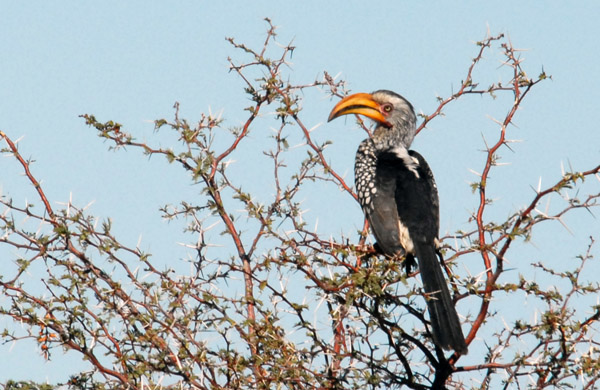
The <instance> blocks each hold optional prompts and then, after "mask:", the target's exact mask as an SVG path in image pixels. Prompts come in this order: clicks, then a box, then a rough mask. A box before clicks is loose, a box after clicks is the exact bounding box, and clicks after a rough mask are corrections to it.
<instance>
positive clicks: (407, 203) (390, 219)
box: [329, 90, 467, 354]
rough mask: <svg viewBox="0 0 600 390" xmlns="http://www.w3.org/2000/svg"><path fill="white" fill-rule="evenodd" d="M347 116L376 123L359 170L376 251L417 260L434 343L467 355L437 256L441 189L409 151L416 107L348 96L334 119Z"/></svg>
mask: <svg viewBox="0 0 600 390" xmlns="http://www.w3.org/2000/svg"><path fill="white" fill-rule="evenodd" d="M347 114H361V115H364V116H366V117H368V118H371V119H373V120H375V121H376V123H377V126H376V128H375V131H374V132H373V135H372V137H370V138H367V139H366V140H364V141H363V142H361V144H360V146H359V147H358V151H357V153H356V162H355V167H354V173H355V181H356V192H357V194H358V200H359V202H360V204H361V206H362V208H363V211H364V213H365V215H366V217H367V219H368V221H369V224H370V226H371V229H372V231H373V234H374V235H375V238H376V240H377V246H378V247H379V249H380V250H381V251H382V252H383V253H384V254H385V255H387V256H393V257H402V256H405V257H406V258H405V261H408V262H409V263H408V264H410V262H414V257H416V258H417V259H418V263H419V271H420V273H421V279H422V281H423V288H424V290H425V293H426V296H427V305H428V307H429V316H430V318H431V326H432V328H433V337H434V341H435V342H436V343H437V344H438V345H439V346H441V347H442V348H444V349H453V350H454V351H456V352H458V353H460V354H466V353H467V345H466V343H465V338H464V336H463V333H462V330H461V327H460V321H459V320H458V315H457V314H456V309H455V308H454V304H453V302H452V298H451V297H450V293H449V291H448V286H447V284H446V280H445V279H444V275H443V273H442V268H441V265H440V263H439V261H438V259H437V257H436V254H439V251H438V249H437V245H438V239H437V237H438V230H439V201H438V193H437V187H436V185H435V180H434V178H433V173H432V172H431V169H429V165H427V162H426V161H425V159H424V158H423V156H421V155H420V154H419V153H417V152H415V151H414V150H409V147H410V145H411V143H412V141H413V139H414V137H415V132H416V116H415V112H414V110H413V107H412V105H411V104H410V103H409V102H408V101H407V100H406V99H404V98H403V97H402V96H400V95H398V94H396V93H394V92H391V91H386V90H380V91H376V92H373V93H371V94H368V93H357V94H355V95H351V96H347V97H346V98H344V99H342V100H341V101H340V102H339V103H338V104H337V105H336V106H335V107H334V108H333V110H332V111H331V114H330V115H329V120H330V121H331V120H333V119H335V118H337V117H339V116H342V115H347ZM440 257H441V256H440Z"/></svg>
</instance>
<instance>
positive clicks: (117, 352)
mask: <svg viewBox="0 0 600 390" xmlns="http://www.w3.org/2000/svg"><path fill="white" fill-rule="evenodd" d="M268 24H269V29H268V31H267V34H266V39H265V41H264V45H262V47H260V48H258V50H256V49H254V48H251V47H247V46H246V45H244V44H242V43H239V42H238V41H237V40H234V39H228V41H229V42H230V43H231V44H232V46H233V48H234V49H235V50H237V51H239V52H240V53H241V54H242V55H243V56H245V57H244V58H246V60H245V61H242V62H239V63H238V62H237V61H234V60H232V59H230V60H229V61H230V70H231V72H232V73H233V74H235V75H237V76H238V77H239V78H240V79H241V80H242V81H243V82H244V83H245V88H244V91H245V93H246V94H247V96H248V97H249V98H250V100H251V101H252V104H251V106H249V107H247V108H246V111H245V113H243V115H244V116H245V119H244V121H243V126H241V127H232V128H228V127H225V126H223V122H222V119H221V118H219V117H215V116H212V115H203V116H202V117H201V119H200V120H199V121H198V122H197V123H190V122H189V121H187V120H185V119H181V118H180V117H179V107H178V105H177V104H176V105H175V107H174V110H175V113H174V118H173V119H169V120H167V119H159V120H156V121H155V129H156V133H155V134H156V135H155V137H156V140H151V141H149V142H140V141H137V140H136V139H135V137H134V136H133V135H132V134H129V133H128V132H126V131H125V129H123V126H122V125H120V124H119V123H117V122H114V121H110V120H109V121H100V120H98V119H97V118H95V117H94V116H93V115H89V114H86V115H82V118H83V119H84V120H85V123H86V124H87V125H89V126H91V127H92V128H94V129H95V130H96V131H97V132H98V135H99V136H100V137H101V138H103V139H105V140H108V141H109V142H110V143H111V144H112V145H111V147H113V148H117V149H120V148H128V149H140V150H141V151H142V152H143V153H144V154H146V155H150V156H160V157H164V159H165V161H166V162H168V163H172V164H175V165H177V166H178V167H180V168H181V169H183V170H185V171H186V172H188V173H189V178H190V180H191V181H192V182H193V183H195V184H197V185H198V186H199V187H200V188H201V195H200V196H198V198H196V199H182V200H181V203H180V204H178V205H167V206H165V207H164V208H163V209H162V210H161V213H162V215H163V217H164V218H166V219H181V220H184V221H186V223H187V226H186V231H187V233H190V232H191V234H193V236H194V239H193V242H191V243H190V247H192V248H193V251H194V254H195V262H196V267H195V272H192V273H190V274H181V273H175V272H171V270H169V269H166V270H165V269H164V268H162V267H157V265H156V260H154V259H153V258H152V257H151V256H150V254H149V253H145V252H143V251H142V250H141V249H140V248H139V247H136V246H132V245H129V244H127V243H125V242H123V241H122V240H120V239H119V238H118V237H116V236H115V235H114V234H113V233H112V231H111V224H110V221H98V220H97V218H95V217H94V216H93V215H89V214H88V213H87V211H86V210H84V209H83V208H81V207H78V206H77V205H75V204H71V203H69V204H68V205H67V206H66V207H64V208H56V207H54V206H53V205H52V204H53V202H51V200H49V199H48V198H47V196H46V193H45V191H44V187H43V186H42V185H40V181H39V179H38V178H37V177H36V174H35V172H34V169H32V167H31V163H30V161H28V160H26V159H25V158H24V157H23V156H22V155H21V154H20V153H19V150H18V147H17V145H16V144H15V142H14V141H13V140H12V139H11V138H10V137H9V135H8V134H7V133H4V132H0V137H2V139H3V141H4V143H5V144H6V147H5V148H4V149H3V153H4V154H6V155H8V156H10V157H11V158H12V160H14V161H15V162H16V163H18V164H20V166H21V169H22V171H23V173H24V175H25V177H26V178H27V180H28V181H29V182H30V183H31V185H32V186H33V188H34V189H35V191H36V194H37V201H36V202H31V203H27V204H26V205H25V206H22V207H20V206H17V204H16V203H15V202H13V200H12V199H11V198H10V197H8V196H4V195H3V197H2V198H1V199H0V202H1V203H2V205H3V207H4V209H3V210H2V212H1V214H0V221H1V224H0V228H1V229H2V230H1V234H0V244H1V245H3V246H7V247H10V248H11V251H10V253H12V254H14V258H7V257H5V258H3V259H2V264H3V266H2V271H1V274H0V275H1V279H0V286H1V291H2V294H3V295H4V299H3V300H2V301H1V302H2V305H1V307H0V314H1V315H2V316H3V317H4V318H5V319H9V320H10V321H12V323H13V324H17V323H19V324H24V326H22V327H16V326H11V325H9V326H8V327H7V329H5V330H4V332H3V335H2V340H3V342H17V343H18V342H19V341H21V340H24V339H34V340H36V341H37V343H38V344H39V348H40V351H41V352H42V353H43V354H45V356H46V357H47V358H48V359H50V360H51V361H52V360H54V359H59V360H60V358H61V357H60V351H61V350H63V351H64V350H68V351H72V352H75V353H77V354H79V355H81V356H82V357H83V358H84V359H85V360H86V361H87V362H88V364H89V370H87V371H85V372H73V373H72V376H71V379H70V381H69V383H68V384H67V385H68V386H69V387H71V388H74V389H90V388H94V389H101V388H130V389H143V388H160V387H177V388H198V389H235V388H248V389H256V388H260V389H267V388H293V389H312V388H323V389H338V388H339V389H342V388H344V389H346V388H348V389H351V388H354V389H364V388H372V389H387V388H411V389H428V388H432V389H442V388H456V389H463V388H484V389H486V388H494V389H496V388H523V387H529V388H555V387H559V388H562V387H570V386H576V387H579V388H590V389H591V388H595V386H596V381H597V380H598V377H599V374H598V372H600V363H598V362H599V361H600V359H599V358H600V353H599V347H598V343H599V342H600V338H599V336H598V321H599V319H600V308H599V306H597V305H596V306H594V305H593V304H590V305H585V307H583V308H582V307H581V305H580V304H578V305H576V304H575V302H576V301H580V300H582V298H583V297H585V296H591V297H593V296H596V295H597V294H598V293H599V291H600V288H599V286H598V283H596V282H588V281H586V280H587V279H586V278H585V277H584V275H585V272H586V270H587V269H589V263H590V262H591V261H592V259H593V256H592V253H593V248H594V239H593V238H590V243H589V247H588V248H587V250H586V251H585V252H584V253H583V254H581V255H580V256H579V257H578V260H577V262H576V263H573V264H572V265H571V266H569V267H567V268H566V269H564V270H554V269H551V268H549V267H545V266H543V265H542V264H518V267H523V268H525V267H529V268H530V267H535V268H537V269H538V271H539V272H538V276H540V277H542V276H543V277H544V278H550V279H554V280H556V281H557V283H558V282H559V281H564V282H567V284H568V285H569V286H570V288H568V289H567V290H563V291H559V290H558V289H556V288H553V287H543V286H542V285H540V284H538V283H536V281H535V280H527V279H526V278H524V277H520V278H517V279H515V278H514V276H512V277H507V278H503V279H502V280H500V277H501V276H503V275H505V274H506V271H505V269H506V267H505V261H506V259H507V256H509V253H512V252H511V251H515V250H519V249H518V248H519V247H518V245H517V244H518V243H519V242H522V241H526V240H528V239H529V238H530V237H531V236H532V235H533V234H534V233H535V231H536V228H537V226H538V225H539V224H540V223H542V222H546V221H554V223H557V222H556V221H557V220H559V219H560V218H561V217H562V216H564V215H565V214H567V213H576V212H578V211H577V210H578V209H590V208H591V207H593V206H595V205H596V202H597V199H598V197H599V196H600V192H595V190H593V188H594V187H592V185H591V184H589V180H588V181H587V182H586V181H585V180H586V179H588V178H591V179H593V178H594V175H596V177H597V175H598V172H599V171H600V165H593V166H591V167H586V168H585V169H584V170H579V171H572V172H563V173H562V174H560V175H557V178H556V180H555V183H554V184H553V185H551V186H549V187H547V188H545V189H544V188H539V189H538V190H537V191H536V193H535V194H534V195H533V197H532V198H531V199H530V201H529V202H528V203H526V204H524V205H523V207H522V208H520V209H518V210H515V211H514V212H513V213H512V215H510V216H509V217H508V218H506V219H505V220H501V221H496V220H493V219H492V218H491V217H488V216H487V214H486V210H487V209H488V208H489V207H490V204H491V200H490V199H492V198H493V197H494V194H493V193H490V190H489V186H488V184H489V182H490V180H491V179H490V172H492V171H494V170H497V171H498V172H499V174H501V172H502V171H501V170H498V168H497V166H498V165H499V164H498V160H499V158H500V154H501V153H502V152H503V151H504V150H505V148H506V147H507V146H508V143H509V142H510V141H509V138H508V137H507V131H508V129H509V127H510V125H511V123H512V122H513V120H514V118H515V116H517V110H518V109H519V107H520V106H521V105H522V103H523V101H524V99H525V98H526V97H527V96H528V94H529V92H530V91H531V90H532V89H533V88H535V86H536V85H537V84H538V83H540V82H542V81H544V80H545V79H546V78H547V77H548V76H547V75H546V74H545V73H544V72H542V73H541V74H539V76H538V77H537V78H533V79H532V78H529V77H528V76H527V73H526V72H525V70H524V69H523V63H522V60H521V59H520V58H519V56H518V52H517V51H516V50H515V49H514V48H513V47H512V46H511V44H510V43H509V42H508V41H507V40H506V39H505V38H504V37H503V36H502V35H499V36H488V37H486V38H485V39H484V40H482V41H480V42H477V48H476V50H477V51H476V55H475V57H474V59H473V60H472V62H471V64H470V66H469V68H468V69H467V70H466V74H465V75H464V78H463V81H461V82H460V88H459V89H458V90H457V91H456V92H455V93H453V94H452V95H450V96H448V97H443V98H439V105H438V107H437V109H436V110H435V111H434V112H433V113H431V114H429V115H422V122H421V124H420V127H419V131H420V130H422V129H424V128H425V127H426V126H427V124H428V123H430V122H431V121H433V120H440V116H441V114H442V113H443V111H444V109H445V108H446V106H448V105H451V104H453V103H454V102H456V101H458V100H460V99H466V98H468V96H469V95H479V96H492V97H494V96H498V95H500V94H504V95H508V96H510V97H511V99H510V100H511V101H512V102H511V103H510V105H509V106H508V107H506V108H507V110H506V112H507V113H506V116H505V117H504V118H503V119H502V120H501V121H498V124H497V132H496V136H495V140H494V142H491V143H488V145H487V147H486V150H485V153H484V157H483V159H482V161H479V162H474V163H473V164H474V165H477V164H479V166H480V171H481V174H480V177H479V180H478V181H477V182H475V183H473V184H472V190H473V191H474V193H475V194H477V199H478V202H477V204H475V205H474V211H473V213H472V214H471V215H465V220H466V222H468V226H469V229H466V230H465V229H463V231H460V232H457V233H455V234H453V235H451V236H446V237H442V238H441V241H442V244H443V248H444V254H445V259H446V263H445V269H446V272H447V274H448V277H449V280H450V281H451V286H452V291H453V294H454V298H455V300H456V301H457V303H458V304H460V303H461V301H464V300H469V302H470V303H469V304H470V307H471V308H475V309H474V310H473V309H472V310H471V314H469V315H467V316H466V317H464V318H463V320H464V324H463V328H464V330H465V334H466V338H467V343H469V348H470V354H469V355H468V356H467V359H468V363H463V362H464V361H465V360H466V359H465V357H461V356H458V355H456V354H452V353H447V352H445V351H443V350H440V349H439V348H438V347H436V345H435V344H433V342H432V339H431V334H430V328H429V323H428V319H427V314H426V304H425V300H424V298H423V295H422V292H421V287H420V284H419V282H418V280H419V279H418V278H415V274H416V273H412V274H409V275H406V274H405V273H404V268H403V266H402V264H401V263H399V262H396V261H390V260H389V259H385V258H382V257H380V256H378V255H377V254H375V253H374V251H373V250H372V248H371V246H370V245H368V242H367V238H368V230H367V229H368V226H367V224H366V223H365V224H364V227H363V229H362V231H359V232H356V233H355V234H352V235H349V236H347V237H346V236H342V235H337V236H336V235H335V234H332V233H331V232H327V233H318V232H317V231H316V229H315V228H311V227H309V225H308V224H307V221H306V220H305V218H304V217H303V214H304V213H305V211H306V209H305V206H304V205H303V200H304V199H305V198H306V197H316V196H318V197H324V196H329V195H331V197H346V198H347V199H349V200H352V199H354V200H355V199H356V194H355V193H354V191H353V186H352V184H351V183H349V182H348V181H347V179H346V178H345V177H344V176H343V175H341V174H340V173H339V172H338V170H336V169H335V168H334V166H333V165H334V164H332V163H331V162H330V158H329V157H328V151H327V146H328V145H329V142H328V141H327V142H319V141H317V140H316V139H315V133H314V131H313V127H312V126H311V125H310V124H307V123H306V122H305V120H304V119H303V118H304V116H303V111H302V102H303V96H307V94H308V92H310V91H319V93H321V94H328V95H330V96H332V97H343V96H345V95H346V94H347V91H346V86H345V83H344V82H343V81H340V80H335V79H334V78H332V77H331V76H330V75H329V74H327V73H324V75H323V78H322V79H320V80H317V81H313V82H308V83H302V82H301V83H295V82H293V81H290V80H293V77H292V73H291V70H290V68H289V67H288V66H287V62H286V61H287V59H288V57H289V56H290V55H291V53H292V52H293V50H294V47H292V46H291V45H283V46H281V45H273V43H274V41H275V38H276V31H275V28H274V26H273V25H272V24H271V22H270V21H268ZM490 50H498V51H500V52H501V53H502V55H503V56H504V66H503V68H501V69H500V70H499V72H500V73H501V75H502V76H504V77H505V78H507V80H506V81H503V82H495V83H489V84H483V85H482V82H480V81H478V80H475V79H474V76H473V75H474V71H475V70H476V69H477V67H478V66H479V65H480V64H481V63H482V62H483V61H484V54H485V53H486V52H488V51H490ZM273 53H274V54H273ZM497 76H498V75H494V78H495V79H497V78H498V77H497ZM498 104H503V103H502V101H500V100H498ZM358 120H359V123H360V124H361V126H362V122H360V119H358ZM267 126H271V127H272V128H274V131H273V133H272V134H271V135H270V136H269V137H266V136H265V135H264V134H259V133H253V134H254V137H261V140H263V138H264V142H262V145H265V146H264V150H255V149H253V148H250V147H248V146H246V145H248V142H249V141H248V135H249V134H250V132H251V130H252V129H253V128H256V127H260V128H267ZM363 128H364V130H365V131H366V132H367V133H368V132H369V129H368V128H367V127H365V126H363ZM162 134H168V135H172V134H176V135H177V137H179V139H180V142H179V143H177V144H174V145H172V146H171V147H169V148H164V147H159V146H155V145H158V144H159V139H160V137H161V135H162ZM298 140H301V142H298ZM292 142H294V143H292ZM291 145H294V146H291ZM234 157H235V159H236V160H237V161H238V162H237V163H238V164H239V163H240V162H241V163H248V164H252V162H251V160H253V159H258V158H261V159H262V160H261V161H262V163H264V166H263V168H265V169H260V170H256V171H253V177H248V176H247V175H246V176H245V175H240V174H236V172H235V170H234V167H235V164H234V163H232V158H234ZM246 160H247V161H246ZM596 164H597V162H596ZM255 175H261V180H269V181H270V183H271V184H272V188H273V192H272V193H270V194H267V193H249V192H246V191H245V190H244V188H246V187H247V186H249V183H250V182H251V181H255V180H257V177H256V176H255ZM315 188H318V189H319V191H318V192H316V191H314V189H315ZM340 190H341V192H340ZM548 198H552V199H553V202H554V203H553V204H554V208H553V209H552V210H550V211H546V212H542V211H540V210H539V208H538V206H539V205H540V202H542V201H543V200H544V199H548ZM34 203H35V204H41V206H42V207H41V209H42V211H39V207H38V208H33V206H34ZM557 204H560V205H559V206H558V205H557ZM357 210H358V209H357ZM99 222H100V223H99ZM219 229H220V230H219ZM215 242H220V243H226V245H225V246H224V247H215V246H214V245H213V244H214V243H215ZM465 258H475V259H477V264H478V268H477V269H469V273H463V272H461V270H462V269H463V268H460V267H456V264H457V263H459V262H461V261H462V260H464V259H465ZM169 261H171V262H172V261H175V260H174V259H169ZM33 271H35V275H37V277H38V279H35V280H33V281H32V280H31V279H27V278H26V275H27V274H28V273H30V272H33ZM416 272H418V270H417V271H416ZM471 275H477V276H471ZM523 295H527V296H533V297H536V298H538V299H539V301H540V304H541V305H543V308H544V310H543V311H542V313H541V316H539V317H537V318H534V319H532V318H528V316H525V315H524V317H523V318H521V319H519V320H518V321H516V322H514V323H510V324H504V323H502V319H501V318H500V316H499V314H498V313H497V308H496V307H495V305H498V302H499V301H500V299H496V298H497V297H499V296H501V297H503V299H510V298H511V297H517V298H516V299H520V300H522V296H523ZM482 338H483V340H482ZM19 386H21V387H19ZM23 386H24V384H22V383H21V384H15V383H12V384H10V385H7V387H11V388H23Z"/></svg>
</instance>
